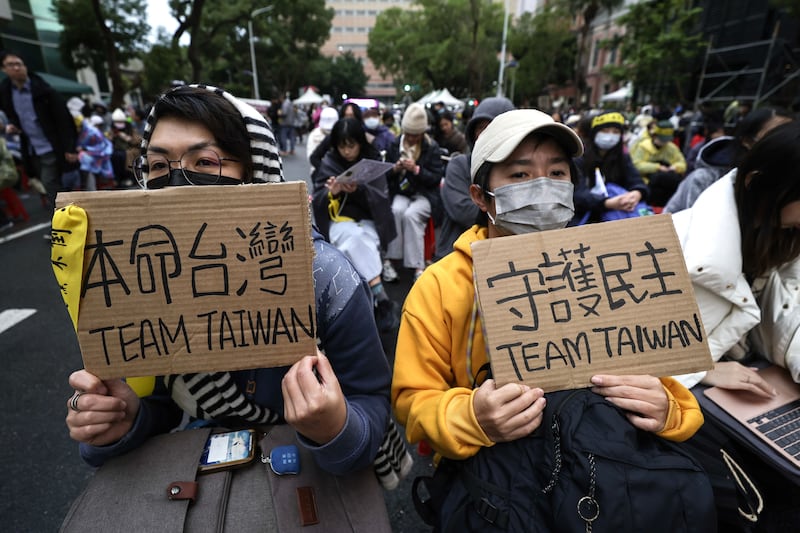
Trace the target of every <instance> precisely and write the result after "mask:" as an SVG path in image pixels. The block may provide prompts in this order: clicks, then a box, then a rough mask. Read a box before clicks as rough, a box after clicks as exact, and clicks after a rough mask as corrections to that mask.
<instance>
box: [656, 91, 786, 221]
mask: <svg viewBox="0 0 800 533" xmlns="http://www.w3.org/2000/svg"><path fill="white" fill-rule="evenodd" d="M790 120H791V117H790V116H789V114H788V113H785V112H783V111H780V110H778V109H775V108H772V107H761V108H759V109H756V110H755V111H751V112H750V113H748V114H747V116H746V117H744V118H743V119H742V120H740V121H739V123H738V124H737V125H736V131H735V132H734V135H733V136H732V137H731V136H728V135H723V136H721V137H715V138H713V139H711V140H710V141H708V142H707V143H705V144H704V145H703V146H702V148H701V149H700V151H699V153H698V155H697V159H696V165H697V168H695V169H694V170H693V171H692V172H690V173H689V174H687V175H686V178H684V179H683V181H681V183H680V185H678V189H677V190H676V191H675V194H673V195H672V198H670V199H669V202H667V205H665V206H664V212H666V213H677V212H678V211H681V210H683V209H688V208H689V207H692V205H694V202H695V201H696V200H697V197H698V196H700V194H701V193H702V192H703V191H704V190H706V189H707V188H708V187H709V186H710V185H711V184H712V183H714V182H715V181H717V180H718V179H719V178H721V177H722V176H723V175H724V174H726V173H727V172H728V171H730V170H731V169H732V168H734V167H735V166H736V163H737V161H739V160H741V159H742V158H743V157H744V155H745V154H746V153H747V151H748V150H749V149H750V148H751V147H752V146H753V145H754V144H755V143H756V141H758V140H759V139H760V138H761V137H763V136H764V135H766V133H767V132H768V131H769V130H771V129H772V128H774V127H775V126H779V125H781V124H783V123H785V122H788V121H790Z"/></svg>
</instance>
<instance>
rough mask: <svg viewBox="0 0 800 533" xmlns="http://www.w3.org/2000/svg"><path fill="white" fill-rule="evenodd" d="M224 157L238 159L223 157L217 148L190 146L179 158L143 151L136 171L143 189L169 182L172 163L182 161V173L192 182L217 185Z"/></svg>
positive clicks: (233, 160)
mask: <svg viewBox="0 0 800 533" xmlns="http://www.w3.org/2000/svg"><path fill="white" fill-rule="evenodd" d="M223 161H231V162H234V163H239V162H240V161H239V160H238V159H231V158H228V157H220V155H219V154H218V153H217V152H215V151H214V150H211V149H208V148H202V149H198V150H189V151H188V152H186V153H184V154H183V155H182V156H181V158H180V159H168V158H167V157H166V156H164V155H160V154H150V155H140V156H139V157H137V158H136V159H135V160H134V162H133V175H134V176H135V177H136V181H137V182H138V183H139V186H140V187H141V188H142V189H161V188H163V187H165V186H166V185H167V184H168V183H169V173H170V170H171V169H172V163H178V165H180V169H181V172H182V173H183V177H184V178H186V181H188V182H189V183H190V184H192V185H215V184H217V183H218V182H219V181H220V178H221V177H222V167H223V165H224V163H223Z"/></svg>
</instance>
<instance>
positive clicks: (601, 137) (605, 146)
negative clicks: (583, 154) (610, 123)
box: [594, 131, 622, 150]
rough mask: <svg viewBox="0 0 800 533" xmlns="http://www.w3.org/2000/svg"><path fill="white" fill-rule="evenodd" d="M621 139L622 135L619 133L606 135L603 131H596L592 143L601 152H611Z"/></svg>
mask: <svg viewBox="0 0 800 533" xmlns="http://www.w3.org/2000/svg"><path fill="white" fill-rule="evenodd" d="M621 137H622V135H620V134H619V133H607V132H604V131H598V132H597V134H595V136H594V143H595V144H596V145H597V147H598V148H600V149H601V150H611V149H612V148H614V147H615V146H616V145H617V144H618V143H619V140H620V138H621Z"/></svg>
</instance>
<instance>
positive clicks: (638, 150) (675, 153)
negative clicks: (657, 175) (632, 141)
mask: <svg viewBox="0 0 800 533" xmlns="http://www.w3.org/2000/svg"><path fill="white" fill-rule="evenodd" d="M631 161H633V166H635V167H636V170H638V171H639V174H641V175H642V178H644V179H645V181H647V179H648V178H649V176H650V174H653V173H654V172H658V170H659V168H660V166H661V165H660V162H662V161H663V162H666V163H667V164H668V165H674V167H675V172H677V173H678V174H683V173H685V172H686V158H684V157H683V154H682V153H681V151H680V148H678V147H677V146H675V144H674V143H671V142H668V143H666V144H664V145H663V146H662V147H661V148H658V147H656V145H655V144H653V139H652V138H650V137H648V138H646V139H642V140H641V141H639V142H638V143H636V145H635V146H634V147H633V148H632V149H631Z"/></svg>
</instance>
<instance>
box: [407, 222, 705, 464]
mask: <svg viewBox="0 0 800 533" xmlns="http://www.w3.org/2000/svg"><path fill="white" fill-rule="evenodd" d="M486 238H487V231H486V228H485V227H480V226H477V225H476V226H473V227H472V228H470V229H468V230H467V231H465V232H464V233H463V234H461V236H460V237H459V238H458V240H457V241H456V243H455V246H454V248H455V251H454V252H453V253H451V254H449V255H448V256H446V257H444V258H443V259H441V260H440V261H438V262H436V263H434V264H433V265H431V266H430V267H428V269H427V270H426V271H425V274H424V275H423V276H422V277H421V278H420V279H419V280H417V282H416V283H414V286H413V287H412V289H411V292H409V294H408V297H407V298H406V301H405V304H404V306H403V315H402V321H401V323H400V331H399V333H398V337H397V348H396V350H395V361H394V378H393V381H392V406H393V408H394V412H395V416H396V417H397V419H398V421H399V422H400V423H401V424H402V425H404V426H405V428H406V436H407V437H408V440H409V442H412V443H414V442H417V441H420V440H422V439H425V440H427V441H428V442H429V443H430V444H431V446H432V447H433V449H434V450H436V452H438V453H439V454H441V455H442V456H444V457H449V458H452V459H464V458H467V457H471V456H473V455H475V454H476V453H477V452H478V450H479V449H480V448H481V447H482V446H492V445H494V442H493V441H491V440H490V439H489V437H487V436H486V433H484V431H483V429H481V427H480V424H478V420H477V419H476V418H475V411H474V409H473V407H472V395H473V394H474V386H475V376H476V374H477V373H478V370H479V369H480V368H481V366H483V365H484V364H485V363H486V362H487V357H486V348H485V343H484V338H483V331H482V327H481V320H480V316H479V314H478V313H477V312H476V309H477V307H476V305H475V290H474V286H473V282H472V250H471V248H470V244H471V243H473V242H475V241H478V240H483V239H486ZM473 316H474V317H475V320H473V319H472V318H473ZM470 332H471V333H470ZM470 339H471V340H472V342H470ZM470 353H471V357H468V356H467V355H468V354H470ZM661 382H662V383H663V385H664V389H665V390H666V392H667V396H668V397H669V399H670V402H669V404H670V411H669V413H668V415H667V423H666V425H665V427H664V429H663V430H662V431H661V432H660V433H659V435H660V436H661V437H664V438H666V439H669V440H674V441H683V440H686V439H688V438H689V437H691V436H692V435H694V433H695V432H696V431H697V430H698V429H699V428H700V426H701V425H702V424H703V415H702V414H701V412H700V408H699V406H698V405H697V400H696V399H695V398H694V396H693V395H692V393H691V392H689V390H688V389H686V388H685V387H684V386H683V385H681V384H680V383H678V382H677V381H675V380H673V379H672V378H669V377H665V378H661ZM479 384H480V383H479Z"/></svg>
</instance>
